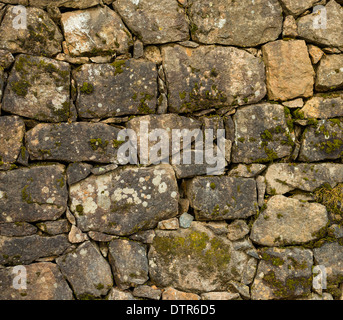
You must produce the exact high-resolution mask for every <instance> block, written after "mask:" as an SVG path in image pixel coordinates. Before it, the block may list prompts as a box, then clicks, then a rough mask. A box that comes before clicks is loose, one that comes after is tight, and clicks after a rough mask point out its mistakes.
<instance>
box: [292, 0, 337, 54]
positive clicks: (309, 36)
mask: <svg viewBox="0 0 343 320" xmlns="http://www.w3.org/2000/svg"><path fill="white" fill-rule="evenodd" d="M325 18H326V19H325ZM325 20H326V21H325ZM297 23H298V33H299V36H300V37H301V38H303V39H305V40H306V41H308V42H312V43H315V44H318V45H321V46H327V47H337V48H339V49H343V8H342V6H341V5H339V4H338V3H337V2H336V1H334V0H331V1H329V2H328V4H327V5H326V6H325V11H324V10H320V11H317V12H314V13H312V14H308V15H305V16H303V17H301V18H300V19H299V20H298V22H297ZM324 23H326V25H324Z"/></svg>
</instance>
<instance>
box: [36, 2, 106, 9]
mask: <svg viewBox="0 0 343 320" xmlns="http://www.w3.org/2000/svg"><path fill="white" fill-rule="evenodd" d="M100 3H101V1H100V0H78V1H73V0H69V1H68V0H52V1H51V0H30V5H31V6H33V7H40V8H47V7H49V5H54V6H56V7H63V8H73V9H87V8H90V7H93V6H96V5H98V4H100Z"/></svg>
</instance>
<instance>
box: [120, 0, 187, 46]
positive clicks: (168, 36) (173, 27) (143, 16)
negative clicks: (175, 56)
mask: <svg viewBox="0 0 343 320" xmlns="http://www.w3.org/2000/svg"><path fill="white" fill-rule="evenodd" d="M114 7H115V9H116V10H117V11H118V12H119V14H120V16H121V17H122V18H123V20H124V22H125V24H126V25H127V26H128V28H129V29H130V30H131V31H132V32H133V33H134V34H135V35H136V36H137V37H138V38H139V39H141V40H142V41H143V42H144V44H159V43H168V42H176V41H184V40H188V39H189V29H188V22H187V19H186V14H185V10H184V9H183V8H182V7H180V6H179V5H178V3H177V1H169V0H140V1H126V0H118V1H116V2H115V3H114Z"/></svg>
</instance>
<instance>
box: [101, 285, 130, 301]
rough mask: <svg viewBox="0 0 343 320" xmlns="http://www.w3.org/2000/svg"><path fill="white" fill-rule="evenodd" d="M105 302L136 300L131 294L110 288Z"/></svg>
mask: <svg viewBox="0 0 343 320" xmlns="http://www.w3.org/2000/svg"><path fill="white" fill-rule="evenodd" d="M107 300H137V299H135V297H134V296H133V295H132V293H131V292H127V291H122V290H119V289H117V288H112V289H111V290H110V293H109V294H108V297H107Z"/></svg>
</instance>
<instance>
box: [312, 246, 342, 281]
mask: <svg viewBox="0 0 343 320" xmlns="http://www.w3.org/2000/svg"><path fill="white" fill-rule="evenodd" d="M313 254H314V259H315V261H316V263H317V264H318V265H322V266H325V268H326V274H327V280H328V281H329V282H331V283H334V282H338V283H340V282H342V277H343V268H342V266H343V246H342V245H341V244H339V243H338V242H332V243H325V244H324V245H323V246H322V247H320V248H315V249H314V250H313Z"/></svg>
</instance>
